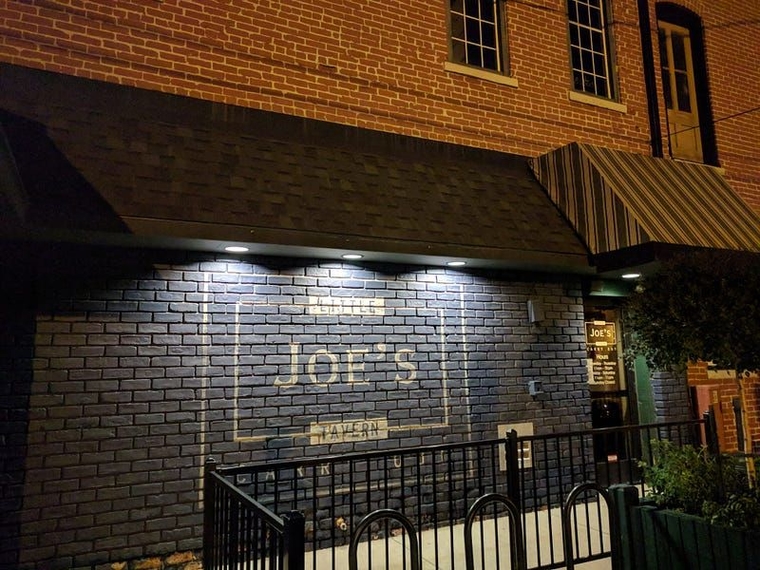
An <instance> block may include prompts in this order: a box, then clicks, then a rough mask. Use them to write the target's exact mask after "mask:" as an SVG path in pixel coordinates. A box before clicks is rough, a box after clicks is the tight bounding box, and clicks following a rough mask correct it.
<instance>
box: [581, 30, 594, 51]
mask: <svg viewBox="0 0 760 570" xmlns="http://www.w3.org/2000/svg"><path fill="white" fill-rule="evenodd" d="M580 32H581V47H582V48H585V49H591V48H592V47H593V46H592V44H591V30H589V29H588V28H581V29H580Z"/></svg>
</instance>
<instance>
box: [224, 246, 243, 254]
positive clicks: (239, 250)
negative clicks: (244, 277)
mask: <svg viewBox="0 0 760 570" xmlns="http://www.w3.org/2000/svg"><path fill="white" fill-rule="evenodd" d="M224 251H226V252H228V253H247V252H248V251H249V250H248V248H247V247H245V246H244V245H228V246H227V247H225V248H224Z"/></svg>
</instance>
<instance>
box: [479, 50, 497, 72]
mask: <svg viewBox="0 0 760 570" xmlns="http://www.w3.org/2000/svg"><path fill="white" fill-rule="evenodd" d="M483 67H485V68H486V69H499V60H498V58H497V57H496V50H495V49H484V50H483Z"/></svg>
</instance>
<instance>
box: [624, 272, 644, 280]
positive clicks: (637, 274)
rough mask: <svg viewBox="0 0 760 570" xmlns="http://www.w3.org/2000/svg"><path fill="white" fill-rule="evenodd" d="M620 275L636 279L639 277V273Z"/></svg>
mask: <svg viewBox="0 0 760 570" xmlns="http://www.w3.org/2000/svg"><path fill="white" fill-rule="evenodd" d="M621 277H622V278H623V279H638V278H639V277H641V273H623V275H622V276H621Z"/></svg>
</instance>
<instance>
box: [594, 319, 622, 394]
mask: <svg viewBox="0 0 760 570" xmlns="http://www.w3.org/2000/svg"><path fill="white" fill-rule="evenodd" d="M586 352H587V353H588V368H589V371H588V382H589V384H591V385H592V386H612V385H615V384H617V382H618V378H619V368H618V366H619V364H618V348H617V336H616V334H615V323H610V322H607V321H589V322H587V323H586Z"/></svg>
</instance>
